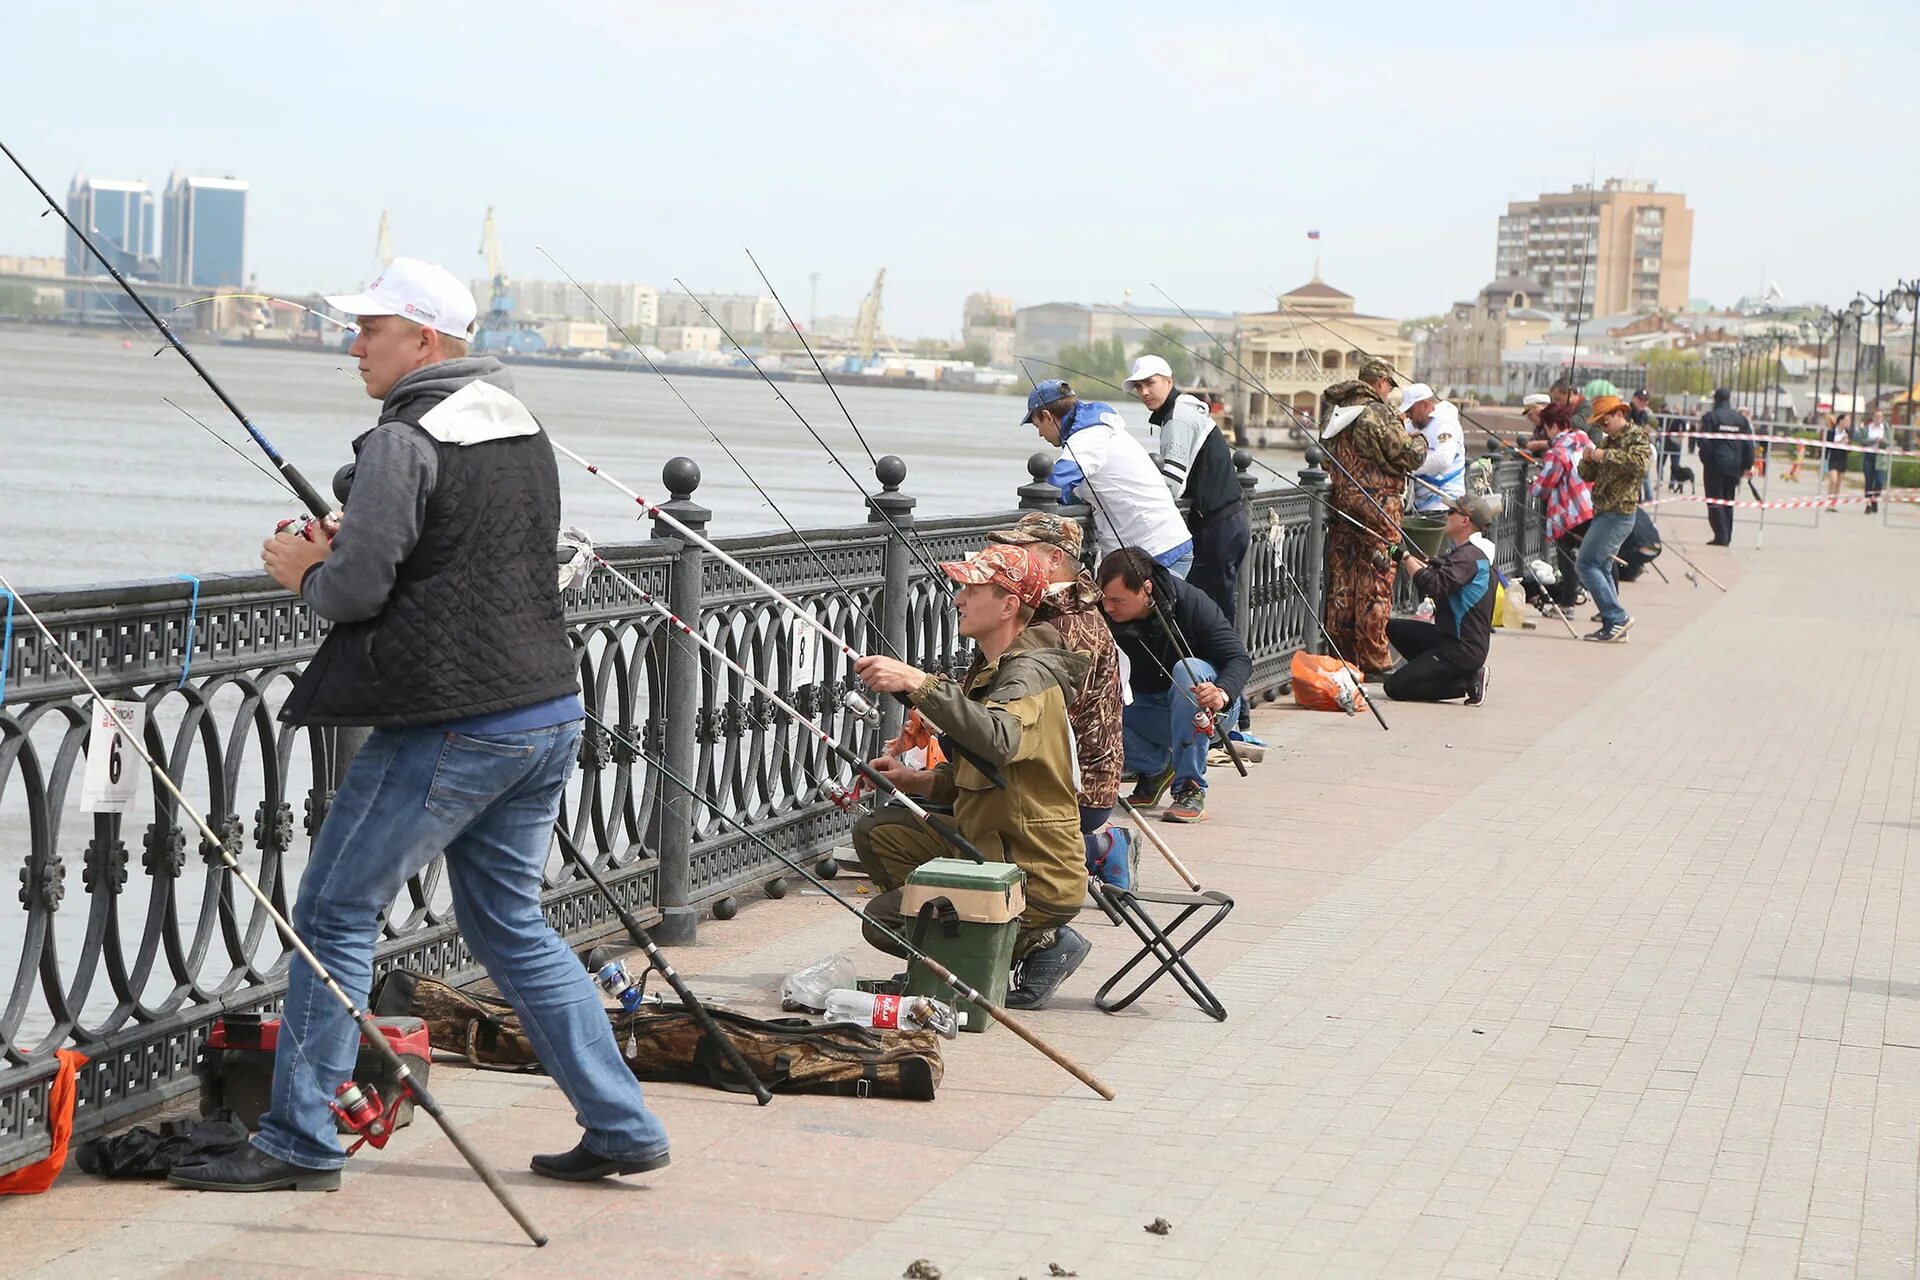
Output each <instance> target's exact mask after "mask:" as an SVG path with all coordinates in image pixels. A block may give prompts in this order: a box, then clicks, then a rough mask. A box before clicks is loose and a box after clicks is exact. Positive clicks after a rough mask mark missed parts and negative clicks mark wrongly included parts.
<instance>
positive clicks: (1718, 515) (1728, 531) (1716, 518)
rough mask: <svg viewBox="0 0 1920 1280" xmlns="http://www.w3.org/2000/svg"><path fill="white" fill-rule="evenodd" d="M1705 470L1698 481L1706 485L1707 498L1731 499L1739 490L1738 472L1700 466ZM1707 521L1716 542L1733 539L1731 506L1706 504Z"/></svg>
mask: <svg viewBox="0 0 1920 1280" xmlns="http://www.w3.org/2000/svg"><path fill="white" fill-rule="evenodd" d="M1702 470H1703V471H1705V472H1706V474H1705V475H1703V476H1702V477H1701V478H1700V482H1701V483H1702V484H1704V485H1705V486H1706V489H1707V496H1708V497H1709V498H1727V499H1731V498H1733V497H1734V496H1735V495H1736V494H1738V493H1739V492H1740V473H1739V472H1737V471H1715V470H1713V469H1712V468H1710V467H1704V468H1702ZM1707 523H1708V524H1710V525H1712V526H1713V536H1714V539H1715V541H1718V542H1732V541H1733V508H1732V507H1723V506H1720V505H1719V504H1717V503H1711V502H1710V503H1708V504H1707Z"/></svg>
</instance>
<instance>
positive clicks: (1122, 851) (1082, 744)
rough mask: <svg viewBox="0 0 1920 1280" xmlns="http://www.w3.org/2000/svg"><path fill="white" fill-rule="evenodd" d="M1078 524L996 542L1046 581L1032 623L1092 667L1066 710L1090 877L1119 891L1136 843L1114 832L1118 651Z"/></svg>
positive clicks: (1007, 534) (1043, 523)
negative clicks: (1014, 550)
mask: <svg viewBox="0 0 1920 1280" xmlns="http://www.w3.org/2000/svg"><path fill="white" fill-rule="evenodd" d="M1081 537H1082V535H1081V532H1080V522H1079V521H1077V520H1072V519H1069V518H1068V517H1066V516H1057V515H1054V514H1052V513H1051V512H1047V511H1030V512H1028V513H1027V514H1026V515H1024V516H1021V517H1020V522H1019V523H1018V524H1016V525H1014V527H1013V528H1011V529H1001V530H998V531H996V532H994V533H992V534H989V535H988V540H989V541H991V542H998V543H1005V544H1007V545H1009V546H1017V547H1024V548H1025V549H1026V552H1027V555H1028V556H1029V557H1030V558H1031V559H1032V560H1033V562H1034V564H1035V565H1037V566H1038V567H1039V569H1040V571H1041V573H1042V574H1043V575H1045V577H1046V580H1047V594H1046V597H1045V599H1043V600H1042V601H1041V602H1040V605H1039V607H1038V608H1036V609H1035V610H1034V611H1033V620H1034V621H1035V622H1043V623H1046V624H1047V625H1048V626H1050V627H1052V628H1053V629H1054V630H1055V631H1058V632H1059V633H1060V642H1061V644H1063V645H1064V646H1065V647H1067V648H1069V649H1071V650H1073V651H1074V652H1075V653H1080V654H1085V655H1086V657H1087V659H1088V661H1090V662H1091V663H1092V664H1093V665H1092V667H1090V668H1089V669H1088V671H1087V678H1086V679H1085V680H1084V681H1082V682H1081V684H1080V693H1079V695H1078V696H1077V697H1075V698H1074V699H1073V701H1072V702H1071V703H1069V704H1068V706H1067V720H1068V722H1069V723H1070V724H1072V726H1073V744H1074V750H1075V752H1076V754H1077V755H1078V757H1079V761H1080V837H1081V839H1082V840H1083V841H1084V842H1085V843H1086V853H1087V873H1088V874H1089V875H1095V876H1099V877H1100V879H1101V880H1103V881H1105V882H1106V883H1107V884H1110V885H1113V886H1114V887H1116V888H1120V889H1130V888H1132V887H1133V880H1132V876H1131V869H1132V856H1133V848H1132V846H1133V836H1132V833H1130V832H1129V831H1128V830H1127V829H1126V828H1125V827H1115V826H1110V825H1109V821H1108V820H1109V819H1111V818H1112V817H1113V810H1114V806H1115V805H1116V804H1117V803H1118V802H1119V799H1120V772H1121V768H1122V765H1123V763H1124V753H1123V750H1122V742H1123V741H1124V739H1123V738H1122V735H1121V731H1120V712H1121V708H1122V706H1123V703H1122V701H1121V697H1120V651H1119V650H1118V649H1117V648H1115V647H1114V643H1113V632H1111V631H1110V630H1108V629H1107V619H1106V615H1104V614H1103V613H1101V612H1100V588H1099V587H1097V586H1095V585H1094V582H1093V578H1092V577H1091V576H1089V575H1088V574H1087V573H1086V571H1085V570H1083V569H1081V567H1080V548H1081Z"/></svg>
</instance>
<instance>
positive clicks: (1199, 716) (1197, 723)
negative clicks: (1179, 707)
mask: <svg viewBox="0 0 1920 1280" xmlns="http://www.w3.org/2000/svg"><path fill="white" fill-rule="evenodd" d="M1193 736H1194V737H1196V738H1211V737H1212V736H1213V712H1211V711H1208V710H1206V709H1205V708H1204V707H1203V708H1201V709H1200V710H1198V711H1196V712H1194V713H1193Z"/></svg>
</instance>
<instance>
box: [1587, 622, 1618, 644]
mask: <svg viewBox="0 0 1920 1280" xmlns="http://www.w3.org/2000/svg"><path fill="white" fill-rule="evenodd" d="M1580 638H1581V639H1582V640H1592V641H1594V642H1596V643H1598V644H1625V643H1626V642H1627V629H1626V627H1625V626H1618V627H1602V628H1600V629H1599V630H1598V631H1595V632H1593V633H1592V634H1590V635H1584V636H1582V637H1580Z"/></svg>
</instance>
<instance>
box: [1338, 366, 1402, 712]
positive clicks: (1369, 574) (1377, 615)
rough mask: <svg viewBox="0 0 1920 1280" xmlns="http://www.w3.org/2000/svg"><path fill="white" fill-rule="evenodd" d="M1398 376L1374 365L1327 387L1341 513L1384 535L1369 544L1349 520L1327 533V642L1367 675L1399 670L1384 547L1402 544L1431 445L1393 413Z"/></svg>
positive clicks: (1390, 573)
mask: <svg viewBox="0 0 1920 1280" xmlns="http://www.w3.org/2000/svg"><path fill="white" fill-rule="evenodd" d="M1392 389H1393V371H1392V369H1391V367H1389V366H1388V364H1387V363H1386V362H1385V361H1384V360H1371V359H1370V360H1368V361H1366V362H1365V363H1364V364H1362V365H1361V366H1360V376H1359V378H1357V379H1356V380H1354V381H1351V382H1337V383H1335V384H1334V385H1333V386H1331V387H1328V388H1327V391H1326V395H1325V396H1324V397H1322V399H1321V406H1320V439H1321V441H1322V442H1323V444H1324V445H1325V447H1326V450H1327V453H1328V455H1329V456H1330V458H1331V459H1332V461H1333V464H1334V465H1333V468H1332V469H1333V490H1332V495H1331V496H1332V499H1333V505H1334V507H1335V509H1336V510H1338V511H1340V512H1342V513H1344V514H1345V515H1347V516H1350V517H1352V519H1354V520H1357V521H1359V522H1360V523H1361V524H1363V525H1365V526H1366V527H1367V528H1368V529H1371V530H1373V531H1374V532H1375V533H1377V534H1379V535H1380V536H1379V537H1378V538H1373V537H1369V536H1368V535H1367V534H1365V533H1363V532H1362V531H1361V530H1359V529H1356V528H1354V526H1353V525H1352V524H1350V523H1348V521H1346V520H1334V521H1331V522H1329V524H1328V526H1327V560H1328V564H1329V566H1330V568H1331V569H1332V576H1333V586H1332V590H1330V591H1329V592H1328V593H1327V618H1326V630H1327V637H1328V639H1329V640H1330V641H1331V643H1332V645H1333V647H1334V648H1335V650H1336V651H1337V652H1339V653H1342V654H1345V655H1346V657H1347V659H1348V661H1350V662H1352V663H1354V664H1355V665H1357V666H1359V667H1360V668H1361V670H1362V671H1364V672H1366V674H1367V677H1368V678H1369V679H1377V678H1379V677H1381V676H1383V675H1385V673H1386V671H1387V669H1388V668H1389V667H1391V666H1392V665H1393V654H1392V653H1391V652H1390V651H1389V650H1388V649H1387V619H1388V618H1390V617H1392V616H1393V562H1392V561H1391V560H1389V559H1388V558H1387V554H1386V550H1385V548H1386V547H1387V546H1388V545H1390V544H1392V543H1395V542H1398V541H1399V539H1400V529H1399V524H1400V508H1401V496H1402V494H1403V493H1404V492H1405V491H1406V487H1407V476H1408V475H1409V474H1410V473H1411V472H1412V471H1413V470H1414V469H1415V468H1416V467H1418V466H1419V465H1420V463H1421V462H1422V461H1423V460H1424V459H1425V458H1426V456H1427V446H1426V441H1425V440H1424V439H1422V438H1421V437H1420V436H1418V435H1412V434H1409V433H1408V431H1407V429H1406V427H1405V426H1404V425H1403V424H1402V423H1401V421H1400V415H1399V414H1397V413H1395V412H1394V411H1393V410H1392V409H1391V408H1389V407H1388V405H1387V401H1386V396H1387V393H1388V392H1389V391H1391V390H1392Z"/></svg>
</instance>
